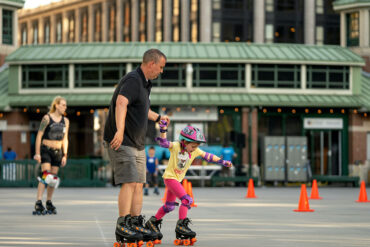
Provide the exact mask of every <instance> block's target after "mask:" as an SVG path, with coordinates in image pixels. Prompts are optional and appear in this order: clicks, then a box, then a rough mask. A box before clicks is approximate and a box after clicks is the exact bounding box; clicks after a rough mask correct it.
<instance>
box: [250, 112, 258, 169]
mask: <svg viewBox="0 0 370 247" xmlns="http://www.w3.org/2000/svg"><path fill="white" fill-rule="evenodd" d="M251 134H252V166H253V165H257V164H258V110H257V108H253V110H252V133H251Z"/></svg>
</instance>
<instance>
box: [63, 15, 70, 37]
mask: <svg viewBox="0 0 370 247" xmlns="http://www.w3.org/2000/svg"><path fill="white" fill-rule="evenodd" d="M68 25H69V20H68V12H67V11H63V13H62V43H67V42H68Z"/></svg>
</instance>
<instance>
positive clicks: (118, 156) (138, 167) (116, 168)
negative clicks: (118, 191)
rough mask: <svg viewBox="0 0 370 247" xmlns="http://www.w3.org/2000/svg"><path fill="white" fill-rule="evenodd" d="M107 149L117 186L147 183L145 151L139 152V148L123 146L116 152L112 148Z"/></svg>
mask: <svg viewBox="0 0 370 247" xmlns="http://www.w3.org/2000/svg"><path fill="white" fill-rule="evenodd" d="M106 148H107V149H108V156H109V159H110V162H111V164H112V168H113V173H114V183H115V184H116V185H119V184H124V183H145V182H146V155H145V149H143V150H138V149H137V148H134V147H129V146H123V145H121V146H120V147H119V148H118V150H114V149H112V148H111V147H106Z"/></svg>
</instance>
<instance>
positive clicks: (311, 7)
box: [304, 0, 316, 45]
mask: <svg viewBox="0 0 370 247" xmlns="http://www.w3.org/2000/svg"><path fill="white" fill-rule="evenodd" d="M315 17H316V11H315V0H305V1H304V43H305V44H306V45H314V44H315V43H316V41H315V37H316V35H315V29H316V21H315V20H316V18H315Z"/></svg>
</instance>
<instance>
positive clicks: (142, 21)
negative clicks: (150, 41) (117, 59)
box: [139, 0, 147, 42]
mask: <svg viewBox="0 0 370 247" xmlns="http://www.w3.org/2000/svg"><path fill="white" fill-rule="evenodd" d="M146 8H147V6H146V1H145V0H140V2H139V40H140V41H141V42H145V41H146V18H147V16H146Z"/></svg>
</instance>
